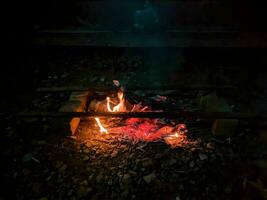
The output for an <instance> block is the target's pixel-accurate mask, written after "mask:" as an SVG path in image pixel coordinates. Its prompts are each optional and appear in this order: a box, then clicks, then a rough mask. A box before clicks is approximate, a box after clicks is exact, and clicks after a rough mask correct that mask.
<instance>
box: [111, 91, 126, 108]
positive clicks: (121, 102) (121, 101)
mask: <svg viewBox="0 0 267 200" xmlns="http://www.w3.org/2000/svg"><path fill="white" fill-rule="evenodd" d="M118 99H119V103H118V105H116V106H114V107H113V109H111V107H110V103H111V102H110V98H109V97H107V109H108V112H124V111H126V107H125V99H124V94H123V92H122V91H119V92H118Z"/></svg>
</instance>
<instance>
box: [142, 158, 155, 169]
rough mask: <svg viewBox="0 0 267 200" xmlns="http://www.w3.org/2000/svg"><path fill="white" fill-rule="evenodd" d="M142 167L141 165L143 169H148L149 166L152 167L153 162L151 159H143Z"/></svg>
mask: <svg viewBox="0 0 267 200" xmlns="http://www.w3.org/2000/svg"><path fill="white" fill-rule="evenodd" d="M142 165H143V167H149V166H151V165H153V162H152V160H151V159H144V160H143V163H142Z"/></svg>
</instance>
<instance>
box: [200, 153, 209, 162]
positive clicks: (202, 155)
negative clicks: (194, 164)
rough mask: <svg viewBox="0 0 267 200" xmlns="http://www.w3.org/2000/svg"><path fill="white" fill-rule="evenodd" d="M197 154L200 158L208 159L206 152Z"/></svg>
mask: <svg viewBox="0 0 267 200" xmlns="http://www.w3.org/2000/svg"><path fill="white" fill-rule="evenodd" d="M198 156H199V159H200V160H207V159H208V156H207V155H206V154H202V153H200V154H199V155H198Z"/></svg>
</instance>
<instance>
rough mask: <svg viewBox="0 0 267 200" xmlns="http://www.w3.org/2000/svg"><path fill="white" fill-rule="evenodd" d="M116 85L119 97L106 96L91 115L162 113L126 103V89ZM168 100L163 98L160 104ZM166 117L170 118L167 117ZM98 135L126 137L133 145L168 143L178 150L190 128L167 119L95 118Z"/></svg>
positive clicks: (93, 104) (93, 103)
mask: <svg viewBox="0 0 267 200" xmlns="http://www.w3.org/2000/svg"><path fill="white" fill-rule="evenodd" d="M113 83H114V85H115V86H116V87H117V88H118V90H117V95H114V97H110V96H107V97H106V98H105V99H104V100H96V99H94V100H93V101H91V103H90V105H89V110H90V111H95V112H114V113H115V112H151V111H154V112H162V110H152V108H151V107H150V106H148V105H143V104H142V102H139V103H137V104H132V103H130V102H129V101H128V100H127V95H126V92H125V88H124V87H123V86H122V85H121V84H120V82H119V81H117V80H114V81H113ZM164 100H166V98H162V99H161V101H164ZM166 117H167V116H166ZM94 119H95V123H96V127H98V129H99V131H98V134H102V135H105V134H118V133H120V134H123V135H124V136H125V137H126V138H128V139H130V140H131V141H132V142H133V143H136V142H139V141H145V142H154V141H165V142H166V143H167V144H169V145H170V146H171V147H172V148H175V147H179V146H181V145H182V144H184V143H185V142H186V141H187V135H186V134H187V132H188V130H187V127H186V125H185V124H183V123H177V122H176V121H175V120H172V121H170V120H167V119H164V118H156V119H148V118H128V119H123V118H118V117H112V118H108V117H103V118H99V117H95V118H94Z"/></svg>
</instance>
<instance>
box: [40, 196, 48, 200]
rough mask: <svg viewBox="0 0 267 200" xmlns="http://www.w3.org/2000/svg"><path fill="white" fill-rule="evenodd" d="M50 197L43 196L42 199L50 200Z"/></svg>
mask: <svg viewBox="0 0 267 200" xmlns="http://www.w3.org/2000/svg"><path fill="white" fill-rule="evenodd" d="M48 199H49V198H48V197H42V198H41V199H40V200H48Z"/></svg>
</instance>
